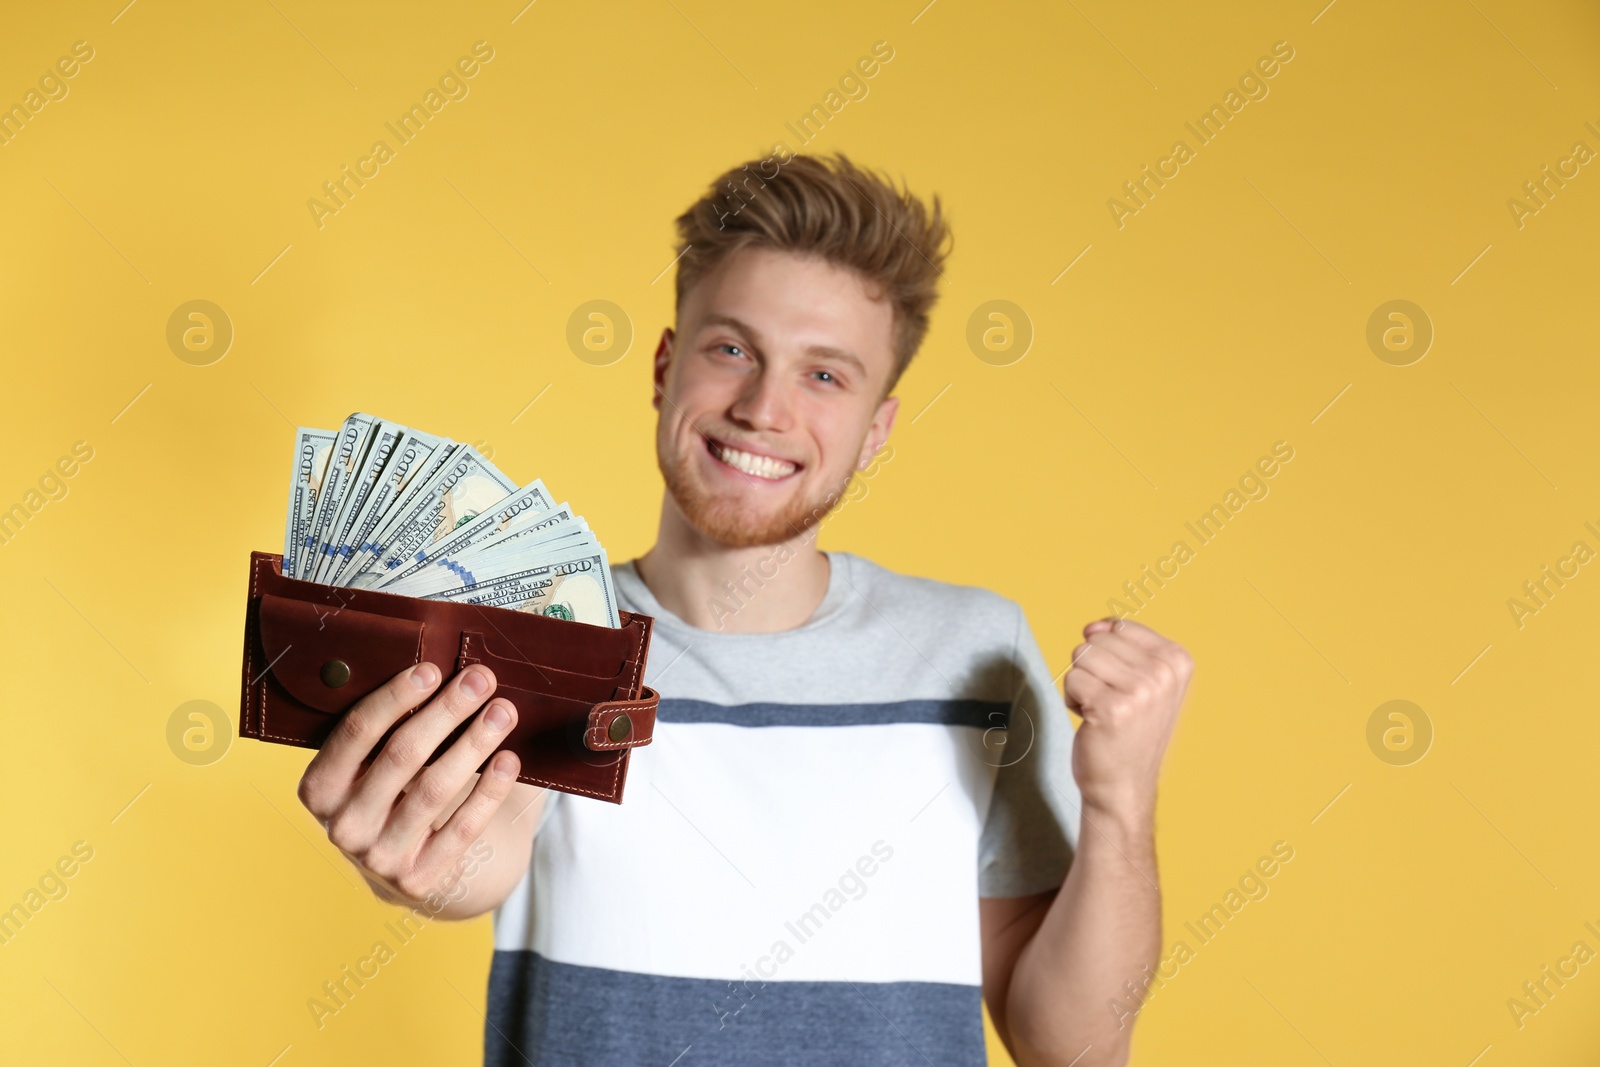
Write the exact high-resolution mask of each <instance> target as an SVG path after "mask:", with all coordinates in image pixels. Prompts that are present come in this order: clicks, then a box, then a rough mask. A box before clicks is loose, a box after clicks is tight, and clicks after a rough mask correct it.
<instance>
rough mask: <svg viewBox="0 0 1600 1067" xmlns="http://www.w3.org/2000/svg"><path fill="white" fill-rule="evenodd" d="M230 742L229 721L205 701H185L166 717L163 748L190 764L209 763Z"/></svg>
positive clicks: (226, 751) (225, 749) (198, 765)
mask: <svg viewBox="0 0 1600 1067" xmlns="http://www.w3.org/2000/svg"><path fill="white" fill-rule="evenodd" d="M232 745H233V722H232V720H231V719H229V717H228V716H227V715H225V714H223V711H222V709H221V708H219V707H217V706H216V705H215V704H213V703H211V701H209V700H190V701H186V702H185V703H182V704H179V705H178V706H177V707H176V708H174V709H173V712H172V714H171V715H170V716H168V718H167V747H168V748H170V749H171V750H172V754H173V755H174V756H177V757H178V758H179V759H180V760H182V761H183V762H185V763H187V764H189V765H190V766H191V767H208V766H210V765H211V764H213V763H215V762H217V761H218V760H220V759H221V758H222V757H223V756H226V755H227V754H228V749H229V748H231V747H232Z"/></svg>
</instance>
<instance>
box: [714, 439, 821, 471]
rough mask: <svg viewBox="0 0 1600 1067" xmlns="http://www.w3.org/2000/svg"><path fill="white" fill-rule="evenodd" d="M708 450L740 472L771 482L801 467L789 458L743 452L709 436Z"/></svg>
mask: <svg viewBox="0 0 1600 1067" xmlns="http://www.w3.org/2000/svg"><path fill="white" fill-rule="evenodd" d="M705 441H706V451H708V452H710V453H711V455H712V456H713V457H714V458H715V459H717V460H718V461H720V462H722V463H724V464H726V465H728V466H729V467H732V468H733V469H734V470H736V471H738V472H739V473H740V474H748V475H750V477H752V478H762V479H765V480H766V481H769V482H775V481H779V480H781V479H784V478H787V477H789V475H791V474H793V473H794V472H795V471H797V470H799V469H800V465H799V464H797V463H790V462H789V461H787V460H782V459H773V458H772V457H771V456H758V455H756V454H755V453H754V452H741V451H740V450H739V449H737V448H733V447H732V446H730V445H725V444H723V443H722V442H721V441H718V440H716V439H714V438H711V437H707V438H706V439H705Z"/></svg>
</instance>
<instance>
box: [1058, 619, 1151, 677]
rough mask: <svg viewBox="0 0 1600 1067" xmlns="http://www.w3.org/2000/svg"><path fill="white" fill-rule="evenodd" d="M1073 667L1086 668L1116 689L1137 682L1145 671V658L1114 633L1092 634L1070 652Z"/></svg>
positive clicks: (1074, 668)
mask: <svg viewBox="0 0 1600 1067" xmlns="http://www.w3.org/2000/svg"><path fill="white" fill-rule="evenodd" d="M1072 658H1073V664H1074V666H1073V670H1074V671H1079V670H1084V671H1088V672H1089V673H1090V674H1093V675H1095V676H1096V677H1097V678H1099V679H1101V680H1102V681H1105V682H1108V683H1110V684H1111V685H1112V686H1114V687H1116V688H1118V689H1127V688H1129V687H1130V686H1132V685H1134V684H1136V683H1137V682H1138V680H1139V678H1140V677H1141V675H1142V674H1143V673H1144V670H1145V663H1144V660H1145V657H1144V656H1143V655H1141V654H1140V653H1139V651H1138V650H1137V649H1134V648H1131V647H1130V646H1129V645H1128V644H1127V643H1126V642H1125V641H1123V640H1122V639H1121V637H1120V636H1119V635H1117V634H1111V633H1101V634H1094V635H1093V636H1091V637H1090V638H1089V640H1088V641H1086V642H1085V643H1084V644H1081V645H1079V646H1078V647H1077V649H1075V650H1074V651H1073V657H1072Z"/></svg>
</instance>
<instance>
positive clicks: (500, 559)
mask: <svg viewBox="0 0 1600 1067" xmlns="http://www.w3.org/2000/svg"><path fill="white" fill-rule="evenodd" d="M541 515H542V516H548V517H546V518H541V519H540V521H539V522H537V523H535V524H530V525H529V526H528V527H526V528H524V529H522V530H519V531H518V533H520V534H522V535H524V536H523V538H522V539H521V540H518V541H517V542H516V545H515V547H512V546H511V545H510V544H508V543H507V542H505V541H503V540H502V541H500V542H497V543H495V544H493V545H490V544H485V545H482V546H479V545H472V546H469V547H467V548H466V549H464V550H463V551H461V552H459V553H449V554H445V555H441V556H439V557H437V558H435V559H433V560H431V561H430V563H429V564H428V565H427V566H426V567H424V568H422V569H420V570H418V571H416V572H414V573H412V574H410V575H408V576H406V577H405V578H404V579H402V580H400V581H398V582H394V583H392V584H389V585H385V586H382V587H381V588H382V590H383V591H384V592H385V593H400V594H401V595H403V596H426V595H428V594H431V593H437V592H442V591H444V590H447V589H452V588H457V587H462V586H468V585H474V584H476V583H478V582H481V581H485V580H487V579H489V578H493V577H498V576H500V575H502V574H505V573H507V572H509V571H512V570H517V569H519V568H521V567H525V566H528V565H529V564H531V563H538V562H541V561H543V560H549V559H555V558H557V557H561V556H566V555H568V554H570V553H572V552H576V551H578V550H580V549H583V548H585V547H590V548H598V547H600V546H599V542H597V541H596V540H595V539H594V537H593V535H592V534H590V533H589V524H588V523H587V522H584V521H583V519H581V518H574V517H573V515H572V511H571V508H570V507H568V506H567V505H562V506H561V507H560V508H556V509H554V510H552V511H547V512H542V513H541Z"/></svg>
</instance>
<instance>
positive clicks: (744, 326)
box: [702, 313, 870, 378]
mask: <svg viewBox="0 0 1600 1067" xmlns="http://www.w3.org/2000/svg"><path fill="white" fill-rule="evenodd" d="M706 326H730V327H732V328H733V329H734V330H737V331H738V332H739V333H742V334H744V335H745V336H746V337H748V338H750V340H751V341H752V342H754V344H755V346H756V348H758V349H759V348H761V347H762V344H763V342H762V339H761V334H760V332H759V331H757V330H756V328H755V327H753V326H751V325H750V324H749V323H747V322H744V321H742V320H740V319H736V318H734V317H733V316H732V315H719V314H716V313H712V314H710V315H707V316H706V317H705V320H704V322H703V323H702V328H704V327H706ZM806 354H807V355H809V356H823V357H826V358H828V359H833V360H837V361H838V362H840V363H843V364H846V365H847V366H850V367H853V368H854V369H855V371H856V373H858V374H860V375H861V376H862V377H863V378H867V377H870V376H869V375H868V374H867V365H866V364H865V363H863V362H861V359H860V357H859V356H857V355H856V354H855V353H854V352H847V351H845V350H844V349H842V348H835V347H834V346H832V345H809V346H807V348H806Z"/></svg>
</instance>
